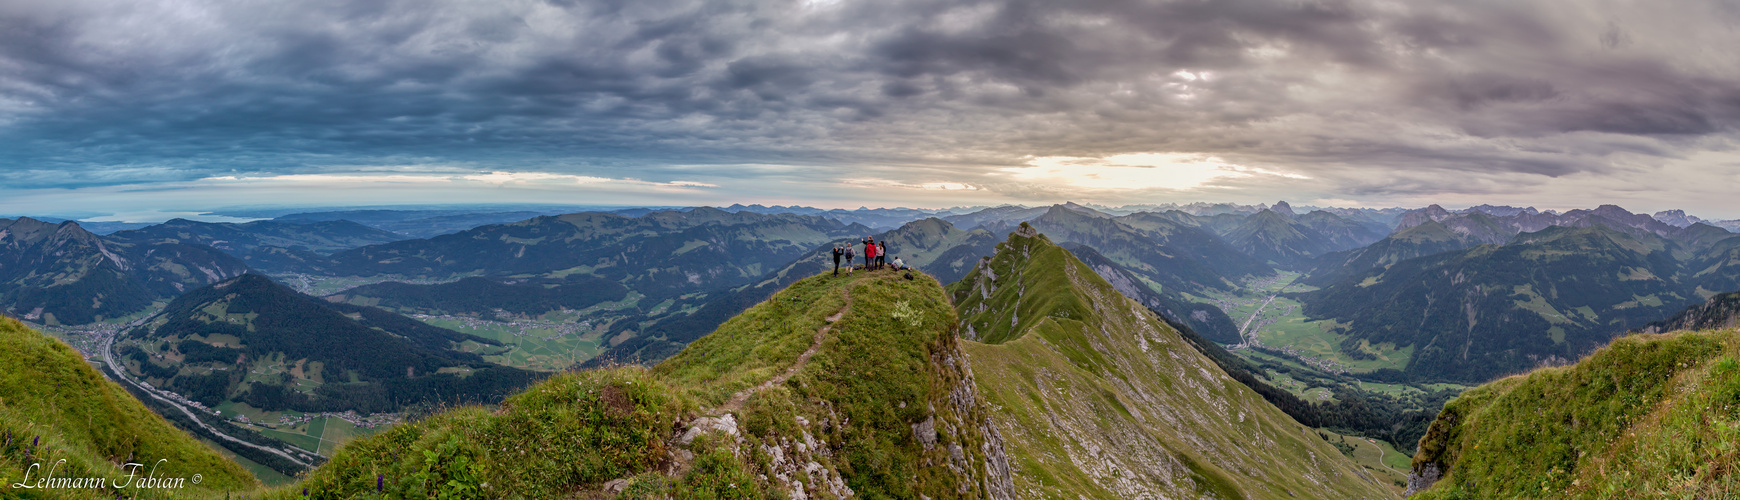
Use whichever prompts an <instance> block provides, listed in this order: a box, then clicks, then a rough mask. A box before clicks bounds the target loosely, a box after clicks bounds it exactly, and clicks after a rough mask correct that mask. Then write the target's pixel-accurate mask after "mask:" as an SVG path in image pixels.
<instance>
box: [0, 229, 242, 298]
mask: <svg viewBox="0 0 1740 500" xmlns="http://www.w3.org/2000/svg"><path fill="white" fill-rule="evenodd" d="M246 270H247V265H246V264H244V263H243V262H242V261H241V259H237V258H235V257H232V256H230V255H228V254H225V253H224V252H222V251H220V250H217V249H215V248H212V247H210V246H206V245H200V244H190V243H183V242H181V241H177V240H169V239H152V238H137V239H125V240H122V239H109V238H106V237H101V236H97V235H95V234H91V233H90V232H88V231H85V230H84V229H83V228H81V227H79V225H78V224H77V223H73V222H62V223H59V224H49V223H46V222H42V221H38V220H35V219H31V218H28V217H25V218H20V219H16V220H12V219H0V303H3V304H4V310H5V311H7V312H9V313H10V314H12V315H15V316H17V317H19V318H22V319H25V320H28V321H33V322H38V323H42V324H49V325H76V324H85V323H91V322H95V321H100V320H112V319H115V318H120V317H123V316H128V315H131V314H134V313H138V312H141V311H143V310H145V309H146V308H147V307H149V306H150V305H151V303H152V302H154V301H158V300H166V299H169V298H173V297H175V296H177V295H180V294H181V293H183V292H186V291H188V290H192V289H195V288H199V287H202V286H205V285H208V284H211V283H215V282H217V281H221V280H224V279H228V278H231V277H235V276H237V275H240V274H242V273H243V272H245V271H246Z"/></svg>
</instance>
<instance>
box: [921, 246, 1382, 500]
mask: <svg viewBox="0 0 1740 500" xmlns="http://www.w3.org/2000/svg"><path fill="white" fill-rule="evenodd" d="M997 250H998V251H997V253H996V255H995V256H993V257H991V258H988V259H985V260H983V261H981V262H980V264H979V267H978V268H977V269H975V271H974V272H973V273H972V274H969V275H968V276H967V277H966V278H964V279H962V280H961V281H960V282H957V283H955V284H953V285H950V287H949V292H950V294H951V296H952V297H953V298H954V301H955V306H956V308H957V310H958V311H960V317H961V319H960V321H961V327H960V330H961V331H962V332H963V335H966V336H967V337H968V338H976V339H979V341H965V342H963V345H964V347H963V349H964V350H965V351H966V352H967V357H968V359H969V360H971V362H972V364H973V368H974V370H975V371H976V372H977V381H978V384H979V388H980V390H981V391H983V394H984V398H985V399H986V401H987V402H988V403H989V404H990V408H992V409H993V410H992V412H991V414H992V417H993V418H992V420H993V421H995V422H996V423H997V428H999V429H1003V430H1004V432H1005V433H1006V434H1005V438H1006V440H1007V446H1008V450H1009V457H1010V462H1011V467H1012V471H1013V476H1014V478H1015V480H1014V487H1015V490H1016V492H1017V493H1016V494H1017V496H1020V497H1023V498H1038V497H1063V498H1197V497H1213V498H1295V497H1302V498H1386V497H1391V496H1393V493H1391V492H1389V491H1388V490H1387V489H1386V487H1385V486H1384V485H1382V484H1379V483H1378V481H1377V480H1376V479H1375V478H1374V477H1372V476H1371V475H1369V474H1368V473H1366V472H1365V471H1364V470H1363V468H1362V467H1360V466H1359V465H1356V464H1354V463H1353V462H1352V461H1350V460H1348V459H1347V458H1346V457H1344V456H1343V455H1342V454H1341V453H1339V452H1337V451H1336V449H1335V448H1334V447H1332V446H1330V445H1329V444H1328V443H1325V442H1323V441H1322V439H1321V438H1319V437H1318V435H1317V433H1316V432H1315V431H1314V430H1312V429H1309V428H1306V427H1304V426H1302V425H1300V424H1298V423H1297V422H1295V421H1293V419H1291V418H1290V417H1288V416H1287V415H1285V414H1283V413H1282V412H1281V411H1280V410H1278V409H1276V408H1275V407H1274V406H1272V405H1270V404H1269V403H1267V402H1266V401H1264V400H1263V399H1262V398H1261V397H1260V396H1259V395H1257V394H1256V393H1254V392H1252V391H1251V390H1249V389H1248V388H1247V387H1245V386H1244V385H1242V384H1240V383H1238V382H1236V381H1234V380H1233V379H1232V378H1230V377H1228V376H1227V375H1226V374H1225V373H1224V372H1222V371H1221V370H1220V368H1219V367H1218V366H1216V365H1215V364H1214V363H1213V362H1212V361H1210V360H1209V359H1208V358H1206V357H1204V356H1203V355H1202V354H1200V353H1198V352H1197V351H1196V350H1195V349H1193V348H1192V347H1191V346H1190V345H1188V344H1187V343H1186V341H1185V340H1184V339H1183V338H1182V337H1181V336H1180V334H1179V333H1178V332H1177V331H1176V330H1173V329H1171V328H1170V327H1169V326H1167V324H1166V323H1165V322H1164V321H1163V320H1161V319H1160V318H1159V317H1157V316H1155V315H1154V313H1153V312H1151V311H1149V310H1148V309H1147V308H1145V307H1143V306H1142V305H1140V304H1137V303H1136V302H1134V301H1132V300H1130V299H1128V298H1126V297H1125V296H1123V295H1122V294H1120V293H1119V292H1118V291H1117V290H1116V289H1115V288H1114V287H1113V286H1112V285H1110V284H1108V283H1107V282H1106V281H1105V280H1104V279H1102V278H1101V277H1100V276H1099V275H1098V274H1096V273H1095V272H1094V270H1093V269H1091V268H1089V267H1088V266H1086V265H1084V264H1082V263H1081V262H1080V261H1079V260H1077V259H1076V258H1075V257H1074V256H1072V255H1071V254H1070V253H1069V252H1068V251H1066V250H1064V249H1063V248H1060V247H1058V246H1057V245H1054V244H1052V243H1051V241H1050V240H1049V239H1048V238H1046V237H1045V236H1043V235H1040V234H1038V233H1037V232H1036V231H1034V230H1033V229H1032V228H1031V227H1022V228H1020V229H1018V230H1017V231H1016V232H1015V233H1014V234H1012V235H1011V236H1010V237H1009V239H1008V240H1007V241H1005V242H1004V243H1002V244H1000V245H999V246H998V249H997Z"/></svg>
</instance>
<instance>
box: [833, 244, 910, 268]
mask: <svg viewBox="0 0 1740 500" xmlns="http://www.w3.org/2000/svg"><path fill="white" fill-rule="evenodd" d="M863 244H864V253H863V255H864V266H863V268H862V269H864V270H866V271H874V270H877V269H882V268H885V267H891V266H892V268H893V269H895V270H897V271H898V270H901V269H906V263H905V262H902V261H901V260H900V256H898V255H896V256H894V262H893V263H890V262H888V242H886V241H884V242H880V243H879V242H877V241H876V237H875V236H865V237H864V241H863ZM841 257H845V258H846V272H848V273H850V272H852V269H853V264H852V261H853V260H854V259H856V258H857V257H858V252H857V250H856V249H854V248H853V247H852V245H844V246H836V247H834V275H835V276H839V275H840V258H841Z"/></svg>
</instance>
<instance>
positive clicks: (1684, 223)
mask: <svg viewBox="0 0 1740 500" xmlns="http://www.w3.org/2000/svg"><path fill="white" fill-rule="evenodd" d="M1654 217H1655V220H1658V221H1662V223H1665V224H1667V225H1670V226H1674V227H1689V226H1691V225H1692V224H1697V223H1699V222H1703V221H1704V219H1700V218H1698V216H1695V215H1686V211H1685V210H1678V209H1676V210H1662V211H1660V212H1656V213H1655V215H1654Z"/></svg>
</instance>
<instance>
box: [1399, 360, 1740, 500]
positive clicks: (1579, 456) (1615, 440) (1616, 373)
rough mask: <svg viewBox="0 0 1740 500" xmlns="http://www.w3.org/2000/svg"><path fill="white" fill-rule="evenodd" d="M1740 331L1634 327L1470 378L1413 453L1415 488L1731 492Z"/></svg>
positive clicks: (1492, 492)
mask: <svg viewBox="0 0 1740 500" xmlns="http://www.w3.org/2000/svg"><path fill="white" fill-rule="evenodd" d="M1737 360H1740V332H1736V331H1735V330H1732V329H1728V330H1706V331H1696V332H1694V331H1685V332H1676V333H1669V334H1661V335H1655V334H1638V335H1632V336H1628V337H1623V338H1620V339H1617V340H1615V341H1613V343H1612V344H1610V345H1609V346H1607V347H1605V348H1602V349H1601V350H1599V351H1596V352H1595V353H1594V354H1593V355H1591V356H1590V357H1588V358H1585V359H1584V360H1582V361H1581V362H1579V363H1577V364H1575V365H1570V366H1565V367H1556V368H1544V369H1540V370H1535V371H1534V372H1532V373H1529V374H1527V375H1519V376H1513V377H1508V378H1504V379H1500V380H1497V381H1494V382H1492V383H1489V384H1486V385H1483V386H1480V387H1478V388H1475V389H1471V390H1469V391H1468V392H1464V393H1462V395H1461V396H1460V397H1458V398H1456V399H1455V400H1452V401H1451V402H1450V403H1449V404H1447V405H1445V407H1444V410H1443V412H1442V413H1440V414H1439V415H1438V419H1437V420H1436V421H1434V422H1433V423H1432V426H1431V428H1430V430H1428V431H1427V434H1426V437H1425V438H1423V439H1421V440H1420V451H1419V453H1418V454H1416V455H1415V456H1414V460H1413V474H1414V476H1415V477H1414V478H1413V479H1412V480H1411V481H1410V483H1411V484H1410V487H1411V489H1424V491H1423V492H1421V493H1420V494H1419V495H1417V496H1416V497H1414V498H1421V499H1450V498H1732V497H1733V495H1734V494H1735V492H1736V491H1740V477H1736V475H1735V474H1734V470H1735V468H1736V466H1740V418H1736V415H1737V414H1740V361H1737Z"/></svg>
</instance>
